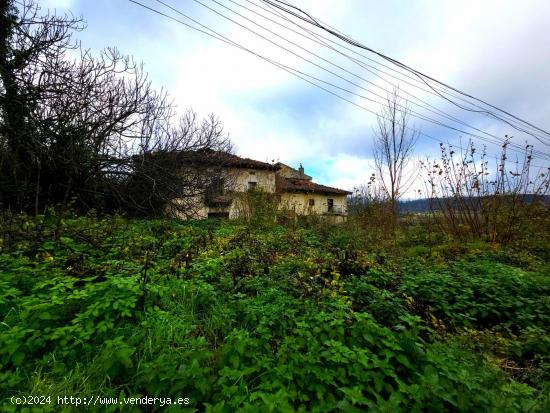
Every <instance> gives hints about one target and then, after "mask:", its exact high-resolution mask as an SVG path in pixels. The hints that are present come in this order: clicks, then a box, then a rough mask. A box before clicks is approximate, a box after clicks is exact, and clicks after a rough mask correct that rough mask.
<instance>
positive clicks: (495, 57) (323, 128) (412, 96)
mask: <svg viewBox="0 0 550 413" xmlns="http://www.w3.org/2000/svg"><path fill="white" fill-rule="evenodd" d="M136 1H139V2H141V3H143V4H145V5H147V6H149V7H151V8H154V9H156V10H159V11H161V12H163V13H166V14H168V15H170V16H173V17H175V18H177V19H179V20H180V21H182V22H185V23H188V24H190V25H193V26H195V27H197V28H200V29H201V30H205V31H207V30H208V29H212V30H215V31H216V32H217V33H219V34H221V35H223V36H226V37H227V38H228V39H231V40H232V41H234V42H236V43H238V44H239V45H241V46H244V47H246V48H247V49H249V50H250V51H252V52H254V53H256V54H260V55H262V56H264V57H265V58H266V59H271V60H272V61H277V62H279V63H280V64H283V65H285V66H286V67H289V68H292V69H294V70H298V71H299V73H302V74H306V75H309V76H314V77H315V79H318V80H316V82H317V83H318V84H319V85H321V86H323V87H325V88H326V89H329V90H331V91H332V92H333V93H337V94H338V95H340V96H342V97H344V98H345V99H347V100H348V101H350V102H353V103H355V104H356V105H359V106H362V107H358V106H356V105H354V104H352V103H350V102H348V101H344V100H342V99H339V98H338V97H336V96H334V95H332V94H330V93H328V92H327V91H325V90H322V89H320V88H317V87H315V86H313V85H311V84H309V83H307V82H305V81H304V80H302V79H300V78H298V77H296V76H294V75H293V74H291V73H288V72H287V71H284V70H282V69H281V68H280V67H276V66H275V65H273V64H271V63H269V62H268V61H266V60H262V59H261V58H259V57H257V56H255V55H253V54H251V53H248V52H246V51H243V50H240V49H238V48H235V47H232V46H230V45H228V44H226V43H223V42H221V41H219V40H217V39H214V38H211V37H208V36H207V35H205V34H203V33H199V32H196V31H193V30H192V29H190V28H188V27H186V26H184V25H182V24H180V23H177V22H175V21H173V20H169V19H167V18H166V17H163V16H161V15H158V14H155V13H153V12H151V11H150V10H146V9H144V8H142V7H140V6H138V5H136V4H133V3H131V2H129V1H128V0H38V3H39V4H40V5H41V6H42V7H43V8H44V9H46V8H50V9H53V8H55V9H56V10H57V12H58V13H62V12H65V11H66V10H71V11H72V12H73V13H74V14H77V15H82V16H83V17H84V19H85V20H86V21H87V24H88V26H87V28H86V30H85V31H83V32H81V33H79V34H78V38H79V39H80V40H81V41H82V43H83V46H85V47H87V48H90V49H92V50H94V51H99V50H101V49H103V48H105V47H108V46H116V47H117V48H118V49H119V50H120V51H121V52H123V53H125V54H129V55H132V56H134V58H135V59H136V60H137V61H141V62H143V63H144V65H145V69H146V70H147V71H148V72H149V74H150V78H151V79H152V81H153V82H154V84H155V85H156V86H157V87H159V88H160V87H164V88H166V89H167V90H168V91H169V92H170V93H171V95H172V96H173V97H174V99H175V101H176V102H177V104H178V107H179V108H180V109H181V110H182V111H183V110H185V109H186V108H193V109H194V110H195V111H197V112H198V113H199V114H201V115H207V114H209V113H214V114H216V115H217V116H218V117H219V118H220V119H221V121H222V122H223V124H224V127H225V130H226V131H227V132H228V133H229V134H230V136H231V139H232V141H233V142H234V144H235V146H236V148H237V153H238V154H239V155H241V156H245V157H251V158H254V159H258V160H262V161H271V160H280V161H281V162H284V163H287V164H289V165H291V166H295V167H297V166H298V164H299V163H300V162H301V163H302V164H303V165H304V167H305V169H306V173H308V174H310V175H312V176H313V177H314V179H315V180H316V181H317V182H320V183H323V184H327V185H332V186H337V187H341V188H344V189H350V190H351V189H352V188H353V187H355V186H357V185H360V184H362V183H365V182H366V181H367V180H368V177H369V176H370V174H371V173H372V172H373V171H374V169H373V162H372V142H373V136H374V128H375V126H376V116H375V115H374V114H373V113H372V112H374V113H377V112H379V111H380V110H381V103H380V102H381V101H382V98H383V97H384V96H385V95H386V91H387V90H389V89H391V88H392V87H393V86H392V83H393V84H399V86H400V88H401V90H402V91H403V94H404V95H406V96H407V97H408V100H409V106H410V107H411V109H412V110H413V111H415V112H416V114H418V115H419V116H427V117H430V118H432V119H434V120H437V121H439V122H444V123H446V124H449V125H451V126H453V127H455V128H457V129H461V130H463V131H465V132H469V133H473V134H477V135H482V136H485V137H486V136H487V135H485V134H484V132H486V133H490V134H492V135H496V136H497V137H503V136H504V135H505V134H508V135H513V136H514V142H516V143H517V144H519V145H523V144H524V143H525V142H526V141H529V142H530V143H532V144H534V145H535V149H537V150H540V151H542V152H545V153H547V154H548V153H550V146H546V145H544V144H543V143H541V142H539V141H538V140H536V139H535V138H533V137H532V136H529V135H526V134H524V133H522V132H519V131H517V130H515V129H513V128H511V127H510V126H509V125H507V124H505V123H503V122H499V121H497V120H495V119H493V118H491V117H488V116H486V115H484V114H480V113H473V112H472V111H464V110H462V109H460V108H458V107H457V106H456V105H454V104H452V103H449V102H448V101H446V100H443V99H441V98H439V97H438V96H435V94H434V93H429V92H430V91H429V90H428V89H427V87H426V85H424V84H421V83H420V82H419V81H418V79H417V78H412V79H411V78H407V77H405V76H404V75H402V74H401V73H398V72H395V71H394V70H395V69H396V68H395V67H392V66H391V65H389V63H388V62H384V61H383V60H382V59H381V58H379V57H378V56H376V55H374V54H372V53H369V52H367V51H364V50H360V49H357V48H354V46H351V45H346V47H348V48H349V49H343V48H342V47H340V46H339V47H338V48H336V51H335V50H331V49H329V48H327V47H326V46H325V45H323V44H321V42H319V39H320V38H318V37H317V38H316V39H317V42H315V41H313V40H311V37H312V35H311V34H310V33H306V32H304V31H302V29H300V28H298V27H297V26H296V25H294V23H293V21H287V20H284V17H281V16H280V15H277V14H276V13H275V11H274V10H273V9H270V8H269V7H268V6H267V5H266V4H265V3H262V1H261V0H163V1H164V2H165V3H166V4H168V5H170V6H172V7H173V8H174V9H175V10H176V11H178V12H181V13H183V14H185V15H186V16H188V17H190V18H192V19H194V20H195V22H192V21H191V20H189V19H188V18H187V17H185V16H183V14H179V13H177V12H176V11H174V10H171V9H170V8H167V7H166V6H164V5H162V4H160V2H158V1H156V0H136ZM290 2H291V3H292V4H294V5H296V6H298V7H299V8H301V9H302V10H304V11H307V12H309V13H310V14H311V15H313V16H314V17H315V18H317V19H319V20H320V21H322V22H323V23H326V24H328V25H330V26H332V27H334V28H336V29H338V30H339V31H341V32H343V33H345V34H346V35H348V36H350V37H352V38H354V39H355V40H357V41H359V42H361V43H362V44H364V45H366V46H368V47H370V48H372V49H374V50H377V51H379V52H381V53H383V54H385V55H387V56H390V57H392V58H394V59H396V60H399V61H401V62H403V63H405V64H407V65H408V66H411V67H412V68H414V69H416V70H418V71H420V72H422V73H425V74H427V75H430V76H432V77H433V78H435V79H438V80H440V81H443V82H445V83H447V84H449V85H451V86H453V87H455V88H457V89H460V90H463V91H465V92H468V93H469V94H471V95H473V96H475V97H478V98H480V99H483V100H485V101H487V102H489V103H491V104H492V105H495V106H497V107H499V108H503V109H505V110H507V111H508V112H510V113H512V114H514V115H516V116H518V117H520V118H522V119H525V120H527V121H529V122H531V123H532V124H534V125H536V126H538V127H540V128H542V129H544V130H547V131H548V130H550V32H549V29H548V22H549V21H550V2H549V1H548V0H518V1H516V0H483V1H479V0H460V1H450V0H449V1H435V0H432V1H429V0H416V1H405V0H402V1H397V0H392V1H390V0H386V1H374V0H338V1H336V0H324V1H323V0H290ZM201 3H202V4H201ZM216 12H217V13H216ZM237 13H238V14H237ZM224 16H225V17H224ZM266 17H267V18H266ZM228 18H230V19H232V20H233V21H231V20H229V19H228ZM268 18H269V19H271V20H272V21H271V20H268ZM294 21H296V20H294ZM197 22H198V23H200V24H202V25H204V26H203V27H201V26H198V24H197ZM237 23H238V24H241V25H242V26H246V27H248V28H249V29H250V30H247V29H245V28H243V27H242V26H239V25H238V24H237ZM302 24H303V22H302ZM282 25H285V26H287V27H288V28H291V29H292V30H295V31H297V32H299V33H300V34H301V35H299V34H297V33H294V32H292V31H291V30H288V29H287V28H285V27H283V26H282ZM303 25H304V26H306V27H307V28H308V29H309V30H314V28H313V27H312V26H307V25H306V24H303ZM251 30H253V31H255V32H256V33H257V34H255V33H253V32H252V31H251ZM210 33H212V32H210ZM313 33H314V34H316V35H320V34H322V35H323V36H326V37H327V38H328V39H330V40H332V41H337V39H335V38H334V37H331V35H330V34H328V33H326V32H321V31H315V30H314V31H313ZM258 34H259V35H261V36H263V38H262V37H260V36H258ZM306 36H309V37H310V38H309V39H308V38H306ZM320 40H322V42H324V43H325V44H328V45H330V46H333V47H334V44H333V43H328V41H327V40H323V39H320ZM274 43H276V44H274ZM284 49H287V50H284ZM356 53H361V54H363V56H360V55H357V54H356ZM344 54H346V55H348V56H351V57H353V58H355V60H354V61H352V60H351V59H349V58H348V57H346V56H345V55H344ZM308 60H309V61H308ZM380 63H383V64H386V65H389V67H388V68H385V67H382V66H380ZM367 64H368V65H370V66H367ZM380 70H383V71H384V72H385V73H383V72H381V71H380ZM331 72H332V73H331ZM294 73H296V72H294ZM392 75H393V76H394V77H391V76H392ZM302 76H305V75H302ZM397 78H398V79H401V80H398V79H397ZM309 79H310V80H313V78H309ZM322 82H327V83H322ZM328 83H331V84H333V85H335V86H336V88H334V86H329V85H328ZM413 85H414V86H413ZM338 88H340V89H338ZM342 89H345V90H342ZM350 92H351V93H350ZM452 100H453V101H454V102H456V103H461V104H462V105H465V106H468V105H470V104H468V103H466V102H463V101H461V100H459V98H457V97H454V98H452ZM469 107H471V106H469ZM434 111H436V112H437V111H443V112H445V113H446V114H448V115H450V116H453V117H455V118H456V119H457V120H458V121H459V122H464V123H467V124H468V126H466V125H464V124H460V123H457V122H456V121H454V120H449V119H448V118H447V119H444V118H442V117H441V115H440V113H434ZM503 116H505V115H503ZM410 126H411V128H415V129H419V130H421V131H422V133H423V134H424V135H422V136H420V139H419V141H418V144H417V146H416V148H415V156H416V157H417V158H425V157H431V158H434V157H435V156H437V154H438V149H439V144H438V141H443V142H450V143H453V144H459V142H462V144H463V145H464V143H465V142H467V140H468V138H469V137H468V135H467V134H464V133H461V132H458V131H455V130H451V129H448V128H444V127H441V126H439V125H435V124H434V123H430V122H429V121H426V120H423V119H420V118H419V117H417V116H412V117H411V119H410ZM474 128H475V129H474ZM480 131H482V132H480ZM542 140H543V141H544V139H542ZM475 141H476V143H478V144H479V145H482V144H483V143H484V142H483V141H480V140H475ZM548 142H550V137H548V135H546V143H548ZM488 151H489V152H490V153H491V154H497V153H498V148H496V147H495V146H493V145H489V147H488ZM537 164H538V165H542V166H548V165H549V164H550V162H548V161H546V160H543V159H538V160H537Z"/></svg>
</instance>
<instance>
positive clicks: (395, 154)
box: [374, 88, 419, 214]
mask: <svg viewBox="0 0 550 413" xmlns="http://www.w3.org/2000/svg"><path fill="white" fill-rule="evenodd" d="M409 123H410V109H409V107H408V104H407V101H406V100H403V99H402V98H401V97H400V91H399V89H398V88H395V89H393V91H392V92H388V95H387V98H386V105H385V106H384V107H383V109H382V111H381V113H380V114H379V115H378V129H377V130H375V139H374V160H375V164H376V169H377V171H378V175H379V179H380V183H381V186H382V189H383V191H384V193H385V194H386V196H387V198H388V200H389V203H390V206H391V209H392V211H393V213H394V214H396V213H397V201H398V199H399V198H400V197H401V196H402V194H403V193H404V192H406V191H407V189H408V188H409V187H410V185H411V184H412V182H413V180H414V176H404V173H405V169H406V168H407V166H408V165H409V163H410V161H411V155H412V151H413V148H414V146H415V144H416V141H417V140H418V135H419V132H418V131H416V130H415V129H413V128H411V126H410V125H409Z"/></svg>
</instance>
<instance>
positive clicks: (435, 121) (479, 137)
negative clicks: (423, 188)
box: [156, 0, 546, 156]
mask: <svg viewBox="0 0 550 413" xmlns="http://www.w3.org/2000/svg"><path fill="white" fill-rule="evenodd" d="M156 1H157V2H158V3H160V4H162V5H164V6H165V7H168V8H170V9H171V10H172V11H174V12H176V13H181V12H180V11H179V10H177V9H175V8H173V7H172V6H170V5H168V4H166V3H165V2H164V1H161V0H156ZM194 1H195V2H196V3H198V4H200V5H201V6H203V7H205V8H207V9H208V10H210V11H212V12H214V13H216V14H217V15H219V16H220V17H222V18H224V19H226V20H228V21H230V22H232V23H234V24H236V25H238V26H239V27H241V28H243V29H245V30H248V31H249V32H251V33H253V34H255V35H256V36H258V37H260V38H262V39H264V40H265V41H267V42H269V43H271V44H273V45H275V46H277V47H279V48H281V49H282V50H284V51H286V52H288V53H290V54H292V55H294V56H296V57H297V58H299V59H301V60H304V61H306V62H308V63H310V64H312V65H314V66H315V67H317V68H320V69H322V70H324V71H326V72H328V73H330V74H332V75H334V76H336V77H338V78H339V79H341V80H344V81H345V82H348V83H350V84H352V85H353V86H355V87H357V88H359V89H362V90H364V91H366V92H367V93H371V94H374V95H376V96H378V97H381V98H382V99H384V97H383V96H380V95H377V94H376V93H374V92H372V91H369V90H368V89H365V88H364V87H362V86H361V85H359V84H357V83H355V82H352V81H350V80H349V79H347V78H345V77H343V76H340V75H339V74H337V73H335V72H333V71H331V70H329V69H327V68H325V67H324V66H321V65H318V64H316V63H314V62H312V61H311V60H309V59H307V58H305V57H303V56H301V55H299V54H297V53H295V52H293V51H291V50H289V49H288V48H286V47H285V46H282V45H280V44H279V43H277V42H274V41H273V40H271V39H268V38H267V37H265V36H263V35H261V34H259V33H258V32H256V31H254V30H253V29H251V28H249V27H247V26H245V25H243V24H241V23H239V22H237V21H235V20H233V19H231V18H230V17H227V16H226V15H224V14H223V13H221V12H219V11H217V10H215V9H212V8H211V7H209V6H206V5H205V4H204V3H202V2H201V1H200V0H194ZM214 1H215V0H214ZM215 2H216V3H217V1H215ZM218 4H219V3H218ZM224 7H225V6H224ZM225 8H227V7H225ZM235 13H236V14H239V13H237V12H235ZM239 15H240V14H239ZM240 16H242V15H240ZM242 17H244V16H242ZM245 19H247V20H248V21H251V20H250V19H248V18H246V17H245ZM251 22H252V21H251ZM252 23H254V24H256V25H258V26H260V25H259V24H257V23H255V22H252ZM260 27H262V26H260ZM262 28H263V27H262ZM263 29H264V30H266V31H268V32H270V33H272V34H274V35H275V36H277V37H279V38H281V39H284V40H285V41H287V42H289V43H292V42H291V41H290V40H288V39H286V38H284V37H282V36H280V35H278V34H277V33H274V32H273V31H271V30H269V29H266V28H263ZM297 47H299V48H300V49H301V50H303V51H306V52H308V53H309V54H312V55H314V56H316V57H318V58H319V59H321V60H323V61H325V62H328V63H330V64H333V63H332V62H330V61H328V60H326V59H324V58H322V57H320V56H319V55H317V54H315V53H313V52H311V51H309V50H307V49H305V48H303V47H301V46H298V45H297ZM333 65H334V66H336V67H338V68H340V69H343V68H342V67H341V66H338V65H335V64H333ZM343 70H345V71H347V70H346V69H343ZM347 72H348V73H351V74H352V75H355V74H354V73H352V72H349V71H347ZM355 76H357V75H355ZM357 77H359V78H360V76H357ZM316 80H319V79H316ZM363 80H366V79H363ZM321 81H322V80H321ZM322 82H323V83H327V84H330V85H332V86H333V87H336V88H338V89H340V90H342V91H345V92H347V93H350V94H353V95H355V96H357V97H360V98H362V99H366V100H369V101H373V102H375V103H378V104H381V102H379V101H376V100H374V99H371V98H368V97H366V96H363V95H359V94H357V93H355V92H352V91H350V90H348V89H345V88H342V87H339V86H336V85H333V84H331V83H329V82H324V81H322ZM382 104H383V103H382ZM399 106H401V105H399ZM410 112H411V114H412V115H413V116H415V117H417V118H420V119H422V120H424V121H427V122H430V123H433V124H436V125H438V126H442V127H445V128H448V129H451V130H454V131H456V132H459V133H463V134H466V135H469V136H471V137H474V138H477V139H480V140H484V141H486V142H489V143H493V144H494V143H495V142H494V141H491V140H489V139H488V138H485V137H483V136H480V135H476V134H473V133H471V132H467V131H464V130H461V129H458V128H455V127H453V126H450V125H448V124H445V123H443V122H440V121H437V120H434V119H432V118H429V117H427V116H425V115H422V114H419V113H418V112H416V111H413V110H410ZM467 126H469V125H467ZM469 127H471V126H469ZM472 128H473V127H472ZM474 129H477V128H474ZM478 130H479V129H478ZM481 132H482V133H485V134H487V135H489V136H491V137H492V138H494V139H496V140H497V143H498V144H502V143H503V142H504V141H503V140H502V139H501V138H500V137H498V136H495V135H491V134H489V133H487V132H484V131H481ZM510 146H511V147H514V146H515V147H516V148H519V149H520V150H522V149H523V148H521V146H518V145H517V144H514V143H511V144H510ZM537 152H538V151H537ZM540 155H542V156H546V155H545V154H544V153H542V152H541V153H540V154H539V156H540Z"/></svg>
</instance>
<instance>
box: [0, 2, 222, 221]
mask: <svg viewBox="0 0 550 413" xmlns="http://www.w3.org/2000/svg"><path fill="white" fill-rule="evenodd" d="M83 27H84V24H83V23H82V20H81V19H78V18H74V17H73V16H55V15H48V14H46V15H45V16H43V15H41V14H40V8H39V7H38V6H37V4H36V3H35V2H34V1H33V0H0V205H1V206H3V207H10V208H15V209H18V210H26V211H29V212H31V211H34V212H35V213H38V212H39V211H40V210H43V209H44V208H45V207H47V206H53V205H63V206H65V205H67V204H68V203H69V202H70V201H71V200H75V206H76V207H80V208H81V209H87V208H91V207H94V208H96V209H103V210H106V211H110V210H114V209H122V210H124V211H126V212H130V213H133V214H141V215H146V214H147V215H150V214H159V213H161V212H164V211H166V210H169V209H170V206H174V207H175V206H177V208H178V210H179V211H180V212H185V214H184V215H189V214H190V210H191V203H190V202H187V201H186V200H190V199H196V197H197V196H199V194H200V193H201V191H204V188H205V186H208V184H209V182H208V180H209V179H211V177H212V176H213V175H215V173H213V172H211V173H210V174H206V173H205V171H206V169H205V168H204V167H203V166H204V164H205V162H204V161H205V159H206V158H208V157H209V156H206V155H207V154H208V155H212V153H215V152H219V151H222V152H224V151H225V152H227V151H230V150H231V145H230V142H229V139H228V138H227V136H226V135H224V134H223V131H222V128H221V125H220V122H219V121H218V120H217V119H216V118H214V117H213V116H211V117H210V118H208V119H205V120H203V121H199V120H198V119H197V116H196V114H194V113H193V112H192V111H188V112H187V113H186V114H185V115H184V116H183V117H182V118H180V119H179V120H178V116H177V111H176V108H175V106H174V105H173V103H172V101H171V100H170V99H169V97H168V95H167V93H166V92H164V91H162V90H161V91H156V90H155V89H154V88H153V87H152V85H151V82H150V81H149V80H148V78H147V75H146V73H145V72H144V70H143V67H142V65H139V64H136V63H135V62H134V61H133V60H132V59H131V58H130V57H128V56H124V55H122V54H120V53H119V52H118V51H117V50H116V49H112V48H111V49H106V50H105V51H103V52H102V53H100V54H99V56H93V55H92V54H91V53H90V52H89V51H87V50H82V49H81V48H80V45H79V44H78V43H76V42H74V41H72V40H71V34H72V33H73V32H74V31H75V30H82V29H83ZM69 51H71V53H68V52H69ZM79 51H80V56H78V57H76V58H74V57H70V56H69V55H71V56H75V54H77V53H78V52H79ZM199 151H203V152H202V155H201V156H200V157H197V155H196V154H197V153H198V152H199ZM204 151H210V152H204ZM190 154H194V155H192V156H190ZM186 157H187V158H188V160H187V161H186V160H185V158H186ZM210 157H211V156H210ZM191 158H192V159H194V160H195V161H197V159H199V158H200V159H201V160H202V163H200V165H199V163H197V162H194V163H191V164H190V163H189V159H191ZM214 159H216V160H220V161H221V158H216V157H214ZM206 163H208V164H209V165H210V164H212V162H210V161H209V162H206ZM190 168H195V169H196V170H195V171H191V169H190ZM199 169H200V172H199ZM214 169H216V168H214ZM218 169H219V168H218ZM184 170H185V171H187V172H186V173H184V174H183V175H182V171H184ZM176 199H177V200H178V201H177V203H175V201H174V200H176Z"/></svg>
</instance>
